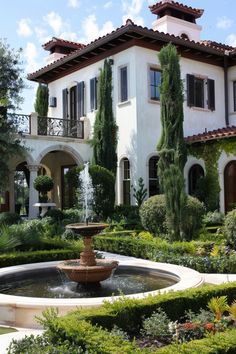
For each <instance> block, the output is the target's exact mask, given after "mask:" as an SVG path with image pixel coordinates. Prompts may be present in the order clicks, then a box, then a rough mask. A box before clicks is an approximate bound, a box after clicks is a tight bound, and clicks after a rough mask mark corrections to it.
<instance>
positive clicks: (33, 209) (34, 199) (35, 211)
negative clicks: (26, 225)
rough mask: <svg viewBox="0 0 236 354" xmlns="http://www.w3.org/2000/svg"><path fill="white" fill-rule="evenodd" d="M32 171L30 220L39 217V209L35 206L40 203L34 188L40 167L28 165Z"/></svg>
mask: <svg viewBox="0 0 236 354" xmlns="http://www.w3.org/2000/svg"><path fill="white" fill-rule="evenodd" d="M27 167H28V169H29V171H30V183H29V219H35V218H37V215H38V208H37V207H35V206H34V204H35V203H38V199H39V196H38V191H36V189H35V188H34V180H35V178H36V177H37V175H38V174H37V172H38V169H39V167H40V166H39V165H28V166H27Z"/></svg>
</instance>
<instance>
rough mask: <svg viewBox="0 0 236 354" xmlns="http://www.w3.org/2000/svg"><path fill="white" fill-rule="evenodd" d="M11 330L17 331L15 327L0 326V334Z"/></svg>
mask: <svg viewBox="0 0 236 354" xmlns="http://www.w3.org/2000/svg"><path fill="white" fill-rule="evenodd" d="M11 332H17V330H16V329H15V328H10V327H0V334H6V333H11Z"/></svg>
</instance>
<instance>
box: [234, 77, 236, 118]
mask: <svg viewBox="0 0 236 354" xmlns="http://www.w3.org/2000/svg"><path fill="white" fill-rule="evenodd" d="M233 99H234V112H236V81H233Z"/></svg>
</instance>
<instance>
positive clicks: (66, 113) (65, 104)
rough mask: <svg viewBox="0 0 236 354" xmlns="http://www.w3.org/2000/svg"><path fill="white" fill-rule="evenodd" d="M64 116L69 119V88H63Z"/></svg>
mask: <svg viewBox="0 0 236 354" xmlns="http://www.w3.org/2000/svg"><path fill="white" fill-rule="evenodd" d="M62 116H63V119H68V90H67V89H64V90H62Z"/></svg>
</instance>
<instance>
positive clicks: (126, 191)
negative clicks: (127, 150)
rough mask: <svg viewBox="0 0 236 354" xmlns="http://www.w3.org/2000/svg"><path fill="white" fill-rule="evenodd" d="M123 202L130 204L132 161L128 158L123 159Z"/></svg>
mask: <svg viewBox="0 0 236 354" xmlns="http://www.w3.org/2000/svg"><path fill="white" fill-rule="evenodd" d="M122 167H123V168H122V173H123V176H122V177H123V178H122V183H123V204H126V205H130V163H129V160H128V159H127V158H124V159H123V160H122Z"/></svg>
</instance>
